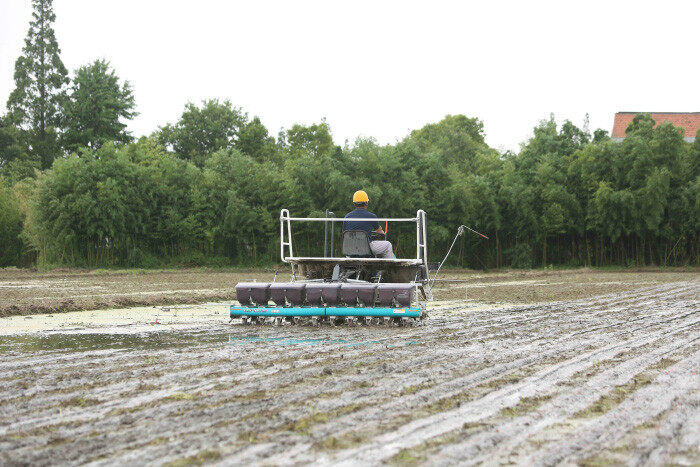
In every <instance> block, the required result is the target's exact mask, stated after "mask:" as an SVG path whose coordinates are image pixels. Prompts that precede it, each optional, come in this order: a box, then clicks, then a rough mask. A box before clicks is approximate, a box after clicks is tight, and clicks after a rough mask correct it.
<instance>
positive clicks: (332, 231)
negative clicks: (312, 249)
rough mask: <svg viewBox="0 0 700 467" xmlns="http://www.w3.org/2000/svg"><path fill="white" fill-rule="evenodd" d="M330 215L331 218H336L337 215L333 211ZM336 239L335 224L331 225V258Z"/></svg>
mask: <svg viewBox="0 0 700 467" xmlns="http://www.w3.org/2000/svg"><path fill="white" fill-rule="evenodd" d="M329 214H330V215H331V217H335V213H334V212H333V211H329ZM334 238H335V224H333V223H331V256H333V254H334V252H335V250H334V249H333V239H334Z"/></svg>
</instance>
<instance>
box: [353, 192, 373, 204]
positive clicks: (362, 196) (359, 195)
mask: <svg viewBox="0 0 700 467" xmlns="http://www.w3.org/2000/svg"><path fill="white" fill-rule="evenodd" d="M368 201H369V196H367V193H365V192H364V191H362V190H359V191H356V192H355V194H354V195H352V202H353V203H367V202H368Z"/></svg>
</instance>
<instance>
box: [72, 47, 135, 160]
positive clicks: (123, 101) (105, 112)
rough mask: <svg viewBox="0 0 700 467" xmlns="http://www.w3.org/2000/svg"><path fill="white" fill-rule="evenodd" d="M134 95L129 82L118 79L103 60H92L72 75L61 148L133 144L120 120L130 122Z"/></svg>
mask: <svg viewBox="0 0 700 467" xmlns="http://www.w3.org/2000/svg"><path fill="white" fill-rule="evenodd" d="M134 106H135V102H134V95H133V92H132V90H131V86H130V85H129V82H128V81H125V82H124V83H123V84H122V85H121V86H120V85H119V78H118V77H117V75H116V74H115V72H114V70H112V69H110V66H109V63H108V62H106V61H105V60H95V61H94V62H93V63H91V64H90V65H86V66H82V67H80V68H78V69H77V70H76V72H75V79H74V80H73V85H72V87H71V94H70V99H69V100H68V101H67V103H66V108H65V128H66V130H65V133H64V135H63V139H64V147H66V148H67V149H70V150H77V149H79V148H81V147H89V148H93V149H97V148H99V147H101V146H102V145H103V144H105V143H106V142H111V141H114V142H120V143H128V142H130V141H131V140H132V138H131V136H130V134H129V133H128V132H127V131H126V123H124V122H123V121H122V120H121V119H123V120H131V119H132V118H134V117H135V116H136V115H137V113H136V112H134Z"/></svg>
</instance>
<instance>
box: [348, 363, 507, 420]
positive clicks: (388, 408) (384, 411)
mask: <svg viewBox="0 0 700 467" xmlns="http://www.w3.org/2000/svg"><path fill="white" fill-rule="evenodd" d="M516 366H517V365H516ZM420 395H422V393H419V396H420ZM406 402H407V401H406V398H401V399H400V402H398V401H397V402H396V404H395V405H396V406H400V405H402V404H405V403H406ZM393 409H396V407H389V406H383V407H381V410H382V412H383V413H391V410H393ZM360 422H361V423H363V426H364V425H366V422H367V420H366V419H363V420H361V421H360Z"/></svg>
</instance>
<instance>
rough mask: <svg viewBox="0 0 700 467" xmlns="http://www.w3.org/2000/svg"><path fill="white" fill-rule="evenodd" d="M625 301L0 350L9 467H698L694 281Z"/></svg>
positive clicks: (153, 330) (219, 325) (150, 329)
mask: <svg viewBox="0 0 700 467" xmlns="http://www.w3.org/2000/svg"><path fill="white" fill-rule="evenodd" d="M507 279H508V281H510V282H518V281H522V283H521V284H520V288H521V289H522V290H523V291H527V289H528V287H536V286H531V285H530V286H528V285H527V282H526V281H528V280H530V279H531V278H528V277H524V278H513V277H509V278H507ZM538 280H541V278H538ZM562 281H566V280H559V281H558V282H562ZM572 282H573V281H572ZM589 282H590V283H596V282H601V280H600V278H599V277H598V278H596V279H595V280H591V281H589ZM608 282H612V281H608ZM458 284H459V283H458ZM512 286H513V287H515V286H517V284H515V285H512ZM444 287H445V288H446V289H447V290H449V287H450V286H448V285H447V284H445V285H444ZM502 287H511V285H503V286H502ZM553 287H554V286H553ZM559 287H561V286H559ZM581 287H586V285H585V284H584V285H581ZM626 287H627V286H626ZM629 287H630V288H629V289H624V290H617V291H614V292H607V291H604V292H603V293H599V294H597V295H594V296H589V295H587V294H585V293H584V294H582V296H583V297H584V298H581V297H577V298H575V299H574V298H571V299H564V300H558V301H548V302H544V303H531V304H495V305H489V306H485V305H484V304H483V303H480V302H477V301H476V300H474V299H469V298H467V299H463V298H461V299H457V298H454V297H452V298H450V297H446V298H448V299H447V300H443V301H439V302H437V303H435V304H434V306H433V307H432V308H431V309H430V318H429V319H428V320H426V321H425V322H423V323H422V324H421V325H418V326H415V327H384V326H375V327H359V326H356V327H355V326H353V327H351V326H339V327H330V326H329V327H319V328H315V327H307V326H281V327H275V326H270V325H267V326H242V325H239V324H236V323H232V324H227V323H226V321H227V320H226V319H225V318H226V316H225V313H224V314H223V315H218V314H215V312H213V311H212V313H211V314H207V315H206V319H205V318H201V319H187V320H179V321H178V320H175V319H174V318H172V320H171V322H170V324H163V323H160V324H158V325H155V324H153V325H151V326H149V325H148V320H146V319H145V318H144V319H143V320H142V321H140V322H138V323H124V324H121V325H119V326H111V327H110V326H109V325H108V324H107V323H102V322H93V323H91V322H90V321H89V320H86V321H85V322H84V323H83V324H82V325H79V326H78V325H75V326H72V327H70V328H60V327H56V328H53V329H52V328H51V327H50V326H49V328H42V329H41V330H33V331H31V332H25V333H14V334H12V335H10V334H5V335H0V464H2V465H23V464H33V465H49V464H51V465H54V464H78V463H79V464H83V463H90V464H91V465H114V464H134V463H136V464H143V463H152V464H167V465H190V464H223V465H229V464H247V463H256V464H265V465H289V464H298V465H301V464H306V463H309V462H317V463H322V464H347V465H350V464H352V465H357V464H358V463H359V464H413V463H425V464H429V465H453V464H457V463H460V464H463V463H470V464H481V463H484V464H489V465H494V464H509V463H516V464H528V465H531V464H535V465H541V464H558V463H563V464H581V465H600V464H609V463H613V464H621V463H629V464H632V465H640V464H648V465H659V464H665V463H673V464H681V465H684V464H688V465H693V464H697V463H698V462H700V451H699V450H698V446H700V425H699V424H698V420H700V376H699V375H698V371H699V369H700V280H699V279H698V278H697V276H695V277H693V276H692V275H690V276H689V277H680V278H676V280H675V281H672V280H671V281H669V280H659V281H658V282H657V283H653V284H649V283H643V284H642V285H640V286H637V287H632V286H629ZM455 293H463V292H462V291H459V292H455ZM523 293H527V292H523ZM217 306H218V307H221V310H225V306H224V305H210V306H209V308H207V310H214V309H216V307H217ZM124 313H128V310H125V311H124ZM182 313H183V314H184V313H185V312H184V311H183V312H182ZM6 319H7V318H6Z"/></svg>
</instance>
